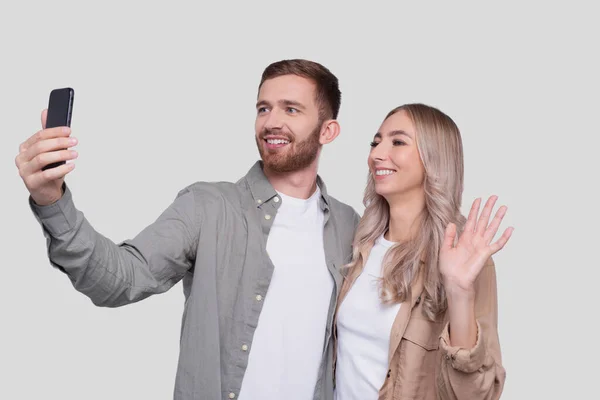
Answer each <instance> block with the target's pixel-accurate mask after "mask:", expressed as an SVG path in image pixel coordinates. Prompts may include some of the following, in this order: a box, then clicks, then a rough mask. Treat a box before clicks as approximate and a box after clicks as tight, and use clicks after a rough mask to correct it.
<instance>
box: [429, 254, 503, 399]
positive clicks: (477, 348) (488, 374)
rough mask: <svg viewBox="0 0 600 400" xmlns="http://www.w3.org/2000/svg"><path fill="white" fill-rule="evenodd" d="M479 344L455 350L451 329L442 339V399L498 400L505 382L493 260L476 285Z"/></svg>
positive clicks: (440, 388) (444, 330) (486, 266)
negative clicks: (452, 343)
mask: <svg viewBox="0 0 600 400" xmlns="http://www.w3.org/2000/svg"><path fill="white" fill-rule="evenodd" d="M475 316H476V322H477V340H476V342H475V345H474V346H473V347H472V348H470V349H465V348H461V347H457V346H452V345H451V342H450V333H449V325H448V324H446V326H445V327H444V329H443V331H442V334H441V335H440V338H439V343H440V351H441V353H442V354H441V355H442V357H441V365H440V368H439V373H440V374H441V380H438V382H440V385H439V388H438V391H439V395H440V398H442V399H445V400H446V399H447V400H467V399H468V400H492V399H499V398H500V395H501V394H502V390H503V388H504V382H505V380H506V370H505V369H504V367H503V365H502V356H501V350H500V342H499V337H498V328H497V325H498V323H497V318H498V306H497V288H496V270H495V266H494V262H493V261H492V260H491V259H490V260H489V261H488V263H487V264H486V265H485V266H484V268H483V269H482V271H481V273H480V275H479V277H478V279H477V282H476V297H475Z"/></svg>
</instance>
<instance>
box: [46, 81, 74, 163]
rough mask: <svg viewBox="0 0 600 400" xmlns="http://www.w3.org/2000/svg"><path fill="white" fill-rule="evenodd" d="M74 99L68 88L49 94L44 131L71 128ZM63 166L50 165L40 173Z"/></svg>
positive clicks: (70, 89) (71, 90) (72, 92)
mask: <svg viewBox="0 0 600 400" xmlns="http://www.w3.org/2000/svg"><path fill="white" fill-rule="evenodd" d="M74 97H75V91H74V90H73V89H72V88H69V87H67V88H60V89H54V90H53V91H51V92H50V99H49V100H48V114H47V115H46V129H47V128H56V127H58V126H68V127H70V126H71V116H72V115H73V99H74ZM63 164H65V161H59V162H55V163H51V164H48V165H46V166H44V167H42V171H44V170H47V169H49V168H56V167H58V166H60V165H63Z"/></svg>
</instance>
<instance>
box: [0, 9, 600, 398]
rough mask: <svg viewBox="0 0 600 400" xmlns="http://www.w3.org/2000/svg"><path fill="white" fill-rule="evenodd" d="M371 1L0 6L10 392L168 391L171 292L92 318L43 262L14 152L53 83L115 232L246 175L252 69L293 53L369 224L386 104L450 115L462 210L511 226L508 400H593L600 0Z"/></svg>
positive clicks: (504, 265) (93, 216)
mask: <svg viewBox="0 0 600 400" xmlns="http://www.w3.org/2000/svg"><path fill="white" fill-rule="evenodd" d="M358 4H361V5H360V7H359V6H358ZM362 4H363V3H357V5H356V6H350V5H347V4H344V3H342V2H339V3H338V4H335V5H334V4H330V3H328V4H317V3H315V4H311V3H308V2H291V3H290V2H286V3H283V2H273V3H271V2H263V1H261V2H247V3H246V2H241V1H240V2H238V4H233V3H227V2H210V3H207V5H198V4H197V2H187V3H184V2H170V3H169V5H166V4H161V5H156V4H155V5H151V4H150V3H149V2H141V1H140V2H116V1H115V2H110V1H104V2H94V3H92V2H78V3H76V2H71V3H66V2H59V1H52V2H41V1H37V2H26V1H22V2H19V3H18V5H17V2H10V3H7V4H3V6H2V10H1V12H0V41H1V43H2V46H1V54H2V58H1V62H0V65H1V67H0V68H1V74H0V83H1V85H0V88H1V90H0V106H1V107H0V116H1V119H0V120H1V122H2V146H0V152H1V158H0V160H1V163H2V165H1V167H0V172H1V183H2V196H1V202H2V212H3V213H4V217H3V218H2V230H1V231H0V232H1V235H2V236H1V238H0V239H1V240H0V246H1V248H0V252H1V254H2V256H3V260H4V262H3V263H2V269H3V272H2V289H1V290H0V307H1V321H2V322H1V325H2V328H1V329H0V335H1V336H0V346H1V348H0V363H1V367H2V371H1V378H0V381H1V383H0V398H2V399H32V398H61V399H65V400H66V399H106V398H111V399H167V398H170V397H171V396H172V387H173V382H174V377H175V369H176V363H177V357H178V340H179V328H180V322H181V315H182V307H183V294H182V290H181V284H178V285H177V286H175V287H174V288H173V289H172V290H171V291H170V292H168V293H166V294H163V295H160V296H155V297H152V298H149V299H147V300H145V301H143V302H141V303H138V304H134V305H130V306H127V307H123V308H120V309H102V308H96V307H94V306H93V305H92V303H91V302H90V301H89V300H88V299H87V298H85V297H84V296H83V295H81V294H79V293H77V292H76V291H75V290H74V289H73V288H72V287H71V284H70V283H69V281H68V279H66V277H64V276H63V275H62V274H61V273H59V272H58V271H55V270H53V269H52V268H51V267H50V266H49V263H48V261H47V259H46V253H45V240H44V238H43V236H42V233H41V230H40V228H39V226H38V225H37V222H36V221H35V220H34V218H33V216H32V215H31V213H30V210H29V208H28V205H27V192H26V189H25V187H24V185H23V184H22V182H21V180H20V178H19V176H18V173H17V170H16V168H15V165H14V158H15V156H16V154H17V151H18V150H17V149H18V145H19V144H20V143H21V142H22V141H24V140H25V139H26V138H27V137H29V136H30V135H31V134H33V133H35V132H36V131H37V130H38V129H39V128H40V122H39V115H40V112H41V110H42V109H43V108H44V107H46V105H47V101H48V93H49V92H50V90H52V89H53V88H57V87H64V86H71V87H73V88H74V89H75V108H74V115H73V122H72V128H73V131H74V134H73V135H74V136H76V137H78V138H79V140H80V144H79V145H78V146H77V150H78V151H79V153H80V157H79V159H78V160H77V162H76V165H77V167H76V168H75V170H74V172H72V173H71V175H69V177H68V182H69V184H70V186H71V189H72V191H73V193H74V199H75V202H76V205H77V206H78V207H79V209H81V210H82V211H83V212H84V213H85V215H86V217H87V218H88V219H89V220H90V221H91V223H92V224H93V226H95V228H97V229H98V230H99V231H100V232H101V233H103V234H104V235H106V236H108V237H110V238H111V239H113V240H114V241H120V240H123V239H125V238H129V237H132V236H134V235H135V234H136V233H137V232H139V231H140V230H141V229H142V228H143V227H145V226H146V225H147V224H149V223H151V222H152V221H153V220H154V219H155V218H156V217H157V216H158V215H159V214H160V212H161V211H162V210H163V209H164V208H165V207H167V206H168V205H169V203H170V202H171V201H172V200H173V199H174V197H175V195H176V193H177V191H178V190H179V189H181V188H182V187H184V186H186V185H188V184H190V183H192V182H194V181H197V180H237V179H238V178H239V177H240V176H242V175H243V174H245V172H246V171H247V169H248V168H249V167H250V165H251V164H252V163H253V162H254V161H255V160H256V158H257V157H258V152H257V151H256V147H255V143H254V136H253V135H254V130H253V129H254V128H253V126H254V115H255V110H254V103H255V99H256V89H257V85H258V82H259V78H260V74H261V73H262V70H263V68H264V67H265V66H266V65H267V64H269V63H270V62H272V61H275V60H279V59H283V58H296V57H300V58H308V59H312V60H315V61H319V62H321V63H323V64H324V65H326V66H327V67H329V68H330V69H331V70H332V71H333V72H334V73H335V74H337V76H338V77H339V79H340V83H341V90H342V92H343V100H342V108H341V113H340V116H339V121H340V124H341V126H342V132H341V135H340V137H339V138H338V139H337V140H336V141H335V142H334V143H332V144H331V145H328V146H327V147H326V150H325V152H324V154H323V156H322V162H321V166H320V172H321V174H322V176H323V177H324V178H325V179H326V181H327V183H328V187H329V190H330V192H331V193H332V194H334V195H335V196H336V197H338V198H339V199H341V200H343V201H346V202H347V203H349V204H351V205H352V206H354V207H355V208H356V210H357V211H358V212H359V213H361V214H362V211H363V206H362V203H361V201H362V198H361V196H362V191H363V188H364V183H365V181H366V173H367V166H366V157H367V154H368V151H369V146H368V143H369V141H370V140H371V138H372V135H373V134H374V133H375V132H376V130H377V129H378V127H379V125H380V123H381V121H382V118H383V117H384V116H385V114H386V113H387V112H388V111H389V110H390V109H392V108H393V107H395V106H397V105H400V104H402V103H407V102H417V101H418V102H425V103H428V104H430V105H433V106H436V107H439V108H441V109H442V110H443V111H445V112H447V113H448V114H449V115H450V116H452V117H453V118H454V119H455V121H456V122H457V124H458V125H459V127H460V128H461V130H462V134H463V140H464V147H465V152H466V159H465V162H466V177H465V178H466V188H465V192H464V206H463V208H464V212H465V213H466V212H467V210H468V208H469V206H470V204H471V202H472V201H473V199H474V198H475V197H478V196H483V197H484V198H487V196H489V195H491V194H498V195H499V196H500V200H499V202H500V203H502V204H506V205H508V207H509V211H508V214H507V216H506V218H505V225H504V226H508V225H514V226H515V227H516V230H515V232H514V234H513V237H512V239H511V240H510V242H509V244H508V245H507V247H506V248H505V249H504V250H503V251H502V252H501V253H499V254H497V255H496V257H495V258H496V262H497V268H498V270H497V271H498V289H499V323H500V327H499V329H500V336H501V345H502V350H503V356H504V363H505V366H506V369H507V371H508V378H507V381H506V389H505V392H504V395H503V399H533V398H535V399H546V398H575V397H576V395H577V394H580V395H581V394H583V393H589V394H591V393H592V392H590V391H591V390H592V388H593V387H597V384H596V382H597V380H598V377H597V373H598V367H597V359H598V350H597V345H596V336H597V335H596V331H595V330H592V328H591V323H590V322H589V321H590V320H593V319H594V317H595V316H597V315H598V311H597V309H596V308H595V307H594V306H595V304H596V303H597V300H596V299H597V296H596V294H597V281H598V280H597V278H596V277H597V269H598V267H599V266H600V263H599V262H598V259H597V257H596V251H595V249H596V248H597V241H598V223H599V222H600V221H599V218H598V205H597V197H596V196H594V195H593V191H594V192H596V191H595V190H594V189H595V188H597V177H596V176H595V175H596V174H597V171H598V170H599V168H598V167H599V165H598V157H597V144H598V133H599V130H598V117H597V115H598V114H597V108H598V103H599V101H598V89H599V79H598V72H597V71H598V70H599V67H600V65H599V62H598V48H599V46H598V38H599V37H600V29H599V28H598V24H597V19H596V16H597V13H595V12H594V11H593V9H592V6H591V4H593V2H588V3H583V2H570V4H569V6H568V7H567V6H565V5H560V6H559V5H550V4H545V3H542V2H539V4H536V3H534V2H513V4H509V3H507V2H503V3H502V4H501V5H482V4H478V3H475V2H472V3H470V4H467V3H462V4H461V5H460V6H459V5H456V4H454V5H452V6H450V5H448V4H445V3H444V4H441V3H440V4H432V3H428V4H426V5H414V4H409V3H408V2H399V1H394V2H388V3H386V4H384V3H379V2H369V6H368V7H365V6H363V5H362ZM586 4H589V5H586ZM586 398H590V397H589V395H588V396H587V397H586Z"/></svg>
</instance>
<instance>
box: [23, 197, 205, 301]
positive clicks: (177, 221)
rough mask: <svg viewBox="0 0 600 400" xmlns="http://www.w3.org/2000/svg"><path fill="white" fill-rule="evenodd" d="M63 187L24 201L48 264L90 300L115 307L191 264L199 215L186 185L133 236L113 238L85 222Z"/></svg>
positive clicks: (170, 281) (175, 277)
mask: <svg viewBox="0 0 600 400" xmlns="http://www.w3.org/2000/svg"><path fill="white" fill-rule="evenodd" d="M63 188H64V194H63V196H62V197H61V199H60V200H58V201H57V202H56V203H54V204H51V205H47V206H38V205H37V204H35V202H33V200H32V199H31V197H29V206H30V208H31V210H32V211H33V214H34V216H35V218H36V219H37V221H38V222H39V223H40V225H41V226H42V229H43V233H44V236H45V237H46V245H47V252H48V258H49V261H50V264H51V265H52V266H53V267H55V268H57V269H59V270H61V271H62V272H64V273H65V274H66V275H67V276H68V277H69V279H70V280H71V283H72V284H73V286H74V287H75V289H76V290H77V291H79V292H81V293H83V294H84V295H86V296H87V297H89V298H90V299H91V301H92V302H93V303H94V304H95V305H97V306H101V307H118V306H122V305H126V304H130V303H134V302H137V301H140V300H142V299H145V298H147V297H149V296H150V295H153V294H157V293H162V292H165V291H167V290H168V289H170V288H171V287H172V286H173V285H175V284H176V283H177V282H178V281H179V280H181V278H183V276H184V275H185V273H186V272H187V271H188V270H189V269H190V268H191V267H192V265H193V260H194V259H195V252H196V246H197V244H198V235H199V232H200V215H198V212H197V210H196V206H195V201H194V196H195V193H194V192H193V191H192V190H190V189H189V188H186V189H184V190H182V191H180V192H179V193H178V195H177V196H176V198H175V200H174V201H173V202H172V204H171V205H170V206H169V207H168V208H167V209H166V210H164V211H163V213H162V214H161V215H160V216H159V217H158V218H157V220H156V221H154V222H153V223H152V224H150V225H149V226H147V227H146V228H145V229H144V230H142V231H141V232H140V233H138V234H137V236H135V237H134V238H133V239H130V240H126V241H123V242H122V243H118V244H117V243H115V242H113V241H111V240H110V239H108V238H106V237H104V236H103V235H102V234H100V233H99V232H97V231H96V230H95V229H94V228H93V227H92V226H91V224H90V223H89V222H88V220H87V219H86V218H85V216H84V214H83V213H82V212H81V211H80V210H78V209H77V208H76V207H75V204H74V202H73V198H72V193H71V191H70V190H69V188H68V187H67V186H66V185H65V186H63Z"/></svg>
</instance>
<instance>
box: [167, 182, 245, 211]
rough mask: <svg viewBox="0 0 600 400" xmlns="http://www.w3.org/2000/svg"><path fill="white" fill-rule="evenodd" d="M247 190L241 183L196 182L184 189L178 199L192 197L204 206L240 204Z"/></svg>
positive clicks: (179, 193) (178, 194)
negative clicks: (186, 196) (185, 196)
mask: <svg viewBox="0 0 600 400" xmlns="http://www.w3.org/2000/svg"><path fill="white" fill-rule="evenodd" d="M244 193H245V190H244V187H243V185H240V183H239V182H229V181H196V182H193V183H190V184H188V185H187V186H185V187H184V188H182V189H181V190H180V191H179V192H178V193H177V197H180V196H184V195H191V196H192V197H193V198H194V200H195V201H196V202H198V203H202V204H203V205H204V206H207V205H209V204H215V203H220V204H240V202H241V201H242V198H243V196H244Z"/></svg>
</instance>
